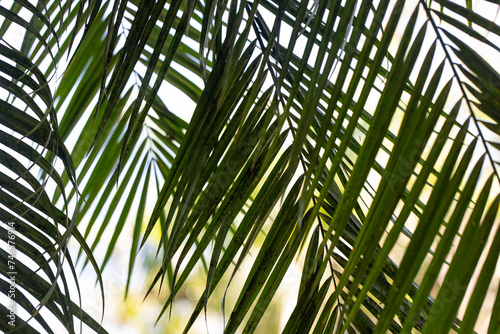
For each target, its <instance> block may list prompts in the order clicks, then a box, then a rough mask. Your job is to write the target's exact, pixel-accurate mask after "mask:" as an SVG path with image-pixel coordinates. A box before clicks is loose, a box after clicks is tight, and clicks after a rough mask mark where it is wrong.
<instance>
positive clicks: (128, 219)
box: [0, 0, 500, 333]
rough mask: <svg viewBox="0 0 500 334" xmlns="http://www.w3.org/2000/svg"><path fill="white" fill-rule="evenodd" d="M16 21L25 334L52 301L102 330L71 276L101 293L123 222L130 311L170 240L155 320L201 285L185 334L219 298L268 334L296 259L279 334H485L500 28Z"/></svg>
mask: <svg viewBox="0 0 500 334" xmlns="http://www.w3.org/2000/svg"><path fill="white" fill-rule="evenodd" d="M488 5H491V8H492V10H498V5H496V4H494V3H493V2H492V3H489V4H488ZM26 13H28V14H26ZM0 15H1V16H2V17H3V21H2V22H1V26H0V34H1V36H2V40H1V43H0V52H1V55H2V58H1V59H0V72H1V74H2V75H1V77H0V85H1V89H2V99H1V100H0V105H1V108H2V110H1V113H0V122H1V124H2V125H1V128H0V131H1V132H0V140H1V147H0V149H1V151H0V156H1V158H2V160H1V161H2V166H3V167H2V168H3V169H2V170H0V182H1V183H0V185H1V187H0V191H1V193H0V203H1V205H0V213H1V215H2V222H3V224H2V231H3V232H2V233H3V234H4V235H5V236H6V238H5V239H3V240H7V238H8V237H9V236H10V235H12V232H9V231H11V230H12V226H14V223H15V227H16V233H18V234H19V243H18V244H16V247H17V248H16V249H17V251H18V252H22V253H23V254H24V255H26V256H27V257H29V258H31V259H33V261H31V262H28V263H19V264H18V267H17V268H18V274H17V275H23V277H24V276H26V277H29V279H26V280H24V281H23V282H22V283H19V284H20V286H22V288H23V290H22V292H19V293H20V294H19V299H17V301H18V305H19V306H20V307H22V308H23V309H24V310H26V311H27V312H28V313H29V314H31V315H32V319H31V318H30V319H24V318H23V319H20V318H19V319H18V320H19V321H20V324H21V323H22V324H23V326H24V328H26V331H27V332H29V331H32V332H36V331H40V330H42V329H43V330H45V331H47V332H51V328H50V324H49V322H48V320H47V319H46V318H45V316H42V314H41V313H38V312H37V310H38V309H40V307H42V306H43V308H46V309H48V310H49V312H51V313H52V314H53V315H54V316H55V317H56V318H57V319H58V320H59V321H60V322H61V323H62V324H64V325H65V326H66V328H67V329H68V331H70V332H71V331H73V330H74V328H75V323H74V320H73V317H74V316H77V317H78V318H80V319H81V321H83V323H85V324H86V325H88V326H89V327H90V328H92V329H94V330H99V329H100V325H99V324H98V322H99V321H96V320H94V319H92V318H91V317H89V316H88V315H87V314H86V313H85V312H84V311H82V310H81V309H80V308H79V307H78V306H77V304H75V303H73V302H72V301H71V299H70V296H69V292H70V289H69V288H68V284H67V280H69V279H74V280H76V274H75V269H74V263H73V262H72V261H71V260H72V259H73V258H74V259H77V258H79V257H80V256H82V257H83V256H85V258H84V261H85V264H86V263H89V262H90V263H91V264H92V266H93V267H94V269H95V270H96V272H97V277H98V279H99V280H100V279H101V272H102V271H103V270H104V268H105V267H106V265H107V264H108V263H109V261H111V260H112V259H113V255H114V251H115V248H116V245H117V244H118V243H119V241H120V240H121V239H122V238H123V235H122V234H123V232H124V231H125V230H127V225H128V224H131V226H130V230H131V231H132V232H131V233H132V237H131V240H132V242H131V246H130V254H129V259H128V268H127V270H126V272H127V285H126V287H125V289H124V294H125V295H127V293H128V291H129V289H130V288H131V285H132V284H133V283H132V280H131V278H132V275H133V273H134V268H136V267H137V266H138V265H139V264H138V263H137V262H138V258H139V256H138V253H139V252H141V250H143V249H144V248H146V245H147V247H149V246H150V245H151V244H152V243H154V241H153V235H155V233H156V231H158V230H159V231H161V236H160V237H159V241H157V242H156V244H154V245H153V247H156V260H155V265H156V266H157V267H156V271H155V273H154V275H153V279H152V281H151V282H149V283H148V286H146V289H147V293H146V296H149V295H150V293H152V291H153V290H156V289H162V288H163V289H167V290H169V293H170V296H169V297H167V298H166V299H165V300H163V301H162V302H163V309H162V311H161V312H160V314H159V315H158V319H160V318H161V317H162V316H163V315H164V312H165V311H167V310H168V309H170V310H172V308H175V297H176V296H177V295H178V294H179V292H180V291H181V288H182V287H183V286H185V284H186V282H187V280H188V279H189V277H190V276H191V275H193V273H194V271H195V268H197V266H198V265H199V264H203V265H204V266H205V268H206V282H205V288H204V291H203V293H202V294H201V295H200V296H199V301H198V303H197V305H196V306H195V308H194V310H193V313H192V315H191V317H190V319H189V320H188V322H187V324H186V326H185V328H184V332H188V331H189V330H190V329H191V328H192V326H193V324H194V323H195V321H196V319H197V318H198V316H199V315H200V313H201V312H202V311H203V310H205V312H206V308H207V304H208V301H209V299H210V298H213V294H214V292H215V291H218V290H216V288H217V287H219V288H222V289H224V288H226V291H231V292H233V293H234V292H235V293H236V295H237V298H236V300H235V302H234V303H228V302H226V300H225V298H223V306H222V308H221V314H220V316H221V318H223V319H224V325H225V331H226V332H228V333H234V332H236V331H238V330H243V332H249V333H251V332H254V331H256V330H257V328H258V325H259V323H260V322H261V320H262V317H263V315H264V313H265V312H266V310H267V309H268V307H269V305H270V304H271V301H272V300H274V298H275V296H276V293H277V291H278V289H279V288H280V287H282V286H283V281H284V277H285V274H286V273H287V272H288V270H289V268H290V267H291V266H292V263H293V261H294V260H296V261H298V263H299V265H301V266H302V277H301V279H300V285H299V286H297V291H298V295H297V299H296V300H297V303H296V305H295V306H294V308H293V311H292V313H291V315H290V317H289V319H288V320H287V322H286V324H285V325H284V327H283V329H282V330H283V332H285V333H295V332H297V333H309V332H310V333H345V332H346V331H347V332H349V333H351V332H352V333H355V332H361V333H368V332H376V333H386V332H388V331H390V332H404V333H409V332H411V331H418V332H423V333H426V332H430V331H432V332H434V331H439V332H448V331H450V330H452V331H457V332H464V333H466V332H471V331H472V330H473V329H474V326H475V325H476V322H477V319H478V315H479V313H480V311H479V310H480V308H481V307H482V305H483V304H484V303H485V300H486V299H487V298H486V292H487V291H488V287H490V286H494V282H493V278H494V277H495V272H496V271H495V270H497V269H495V265H496V264H497V260H498V256H499V252H498V235H497V234H498V232H497V230H498V209H499V205H500V202H499V200H498V198H499V197H498V196H499V189H500V173H499V164H500V161H499V158H498V157H499V155H498V150H499V147H500V125H499V124H500V123H499V122H500V113H499V110H500V108H499V107H500V102H499V101H500V89H499V87H498V83H499V82H500V74H499V71H498V69H497V68H495V66H494V65H493V64H492V63H491V60H492V59H493V60H494V59H495V56H498V53H499V52H500V48H498V46H497V45H498V43H497V42H498V39H499V38H500V27H499V26H498V25H497V24H496V23H495V21H494V20H492V19H489V18H487V15H486V14H484V13H483V12H481V11H478V10H475V4H474V3H472V2H470V1H467V2H466V4H465V6H463V5H461V4H457V3H455V2H450V1H447V0H437V1H434V2H425V1H419V2H409V1H403V0H394V1H392V0H380V1H377V2H373V1H363V0H359V1H357V0H356V1H350V0H348V1H345V2H340V1H337V2H330V1H314V3H313V2H311V3H309V2H308V1H301V2H299V1H295V0H283V1H272V0H259V1H253V2H247V1H239V2H238V1H213V0H211V1H207V2H203V1H200V2H198V1H176V0H174V1H168V0H163V1H154V2H152V1H138V0H135V1H109V2H101V1H96V2H85V1H80V2H76V3H72V2H62V3H59V2H55V1H54V2H50V1H49V2H47V3H45V2H42V1H40V2H37V3H36V4H32V3H30V2H28V1H24V0H16V1H14V2H13V3H12V4H11V5H9V6H7V5H5V6H4V5H2V7H0ZM19 30H21V31H22V42H21V43H20V44H19V45H15V46H13V45H11V43H9V42H8V41H7V36H8V34H9V33H12V32H16V31H19ZM166 87H175V89H176V92H178V95H175V96H172V95H168V94H166V93H165V92H166V90H165V88H166ZM181 95H182V96H183V98H184V100H185V101H187V100H189V101H191V102H192V104H193V105H194V106H195V107H194V110H193V113H192V115H186V113H184V112H183V111H181V112H179V110H174V109H175V107H174V105H175V103H174V102H176V101H175V100H176V99H178V98H179V96H181ZM186 103H187V102H186ZM186 120H188V121H186ZM66 147H68V148H69V149H67V148H66ZM150 203H155V205H154V209H152V212H149V211H150V210H149V204H150ZM70 208H71V209H73V208H74V209H75V214H73V213H71V214H70ZM76 212H77V213H78V215H77V214H76ZM77 228H78V229H80V230H81V231H82V233H81V234H80V232H79V231H78V230H77ZM106 232H109V233H106ZM9 233H10V234H9ZM108 234H109V239H108V237H107V235H108ZM70 236H73V237H75V238H76V239H77V241H78V242H79V243H80V244H81V250H80V253H79V254H78V255H75V256H73V257H72V256H70V255H69V253H68V252H67V248H66V245H67V241H68V238H69V237H70ZM27 240H29V241H30V242H28V241H27ZM260 240H262V241H260ZM5 244H7V243H5ZM100 245H101V246H102V245H104V247H105V252H104V255H103V258H102V261H101V262H100V263H99V264H97V263H96V261H95V260H94V258H93V255H92V253H93V252H96V250H97V249H98V247H99V246H100ZM400 245H403V246H400ZM7 246H8V244H7ZM398 249H399V253H400V254H399V255H400V256H396V257H395V255H396V252H397V250H398ZM251 252H255V254H256V255H255V257H250V256H249V254H250V253H251ZM2 259H3V260H5V261H3V262H2V266H3V267H2V268H1V272H0V275H1V276H2V279H3V280H2V281H1V282H0V284H2V286H3V287H5V288H6V289H7V282H8V279H9V274H8V272H9V268H8V267H6V263H7V264H8V263H9V262H8V261H9V253H8V252H5V251H2ZM63 259H64V260H65V261H63ZM26 261H28V260H26ZM63 262H64V263H66V264H64V265H63ZM16 264H17V262H16ZM244 264H249V268H250V269H249V273H248V275H247V276H246V278H245V282H242V283H239V282H238V281H237V280H236V276H238V272H239V271H240V270H242V269H243V266H244ZM65 266H68V267H69V268H67V269H69V270H70V271H71V275H69V274H67V273H66V271H65V270H61V269H63V267H65ZM37 268H39V269H37ZM474 275H476V276H477V277H478V279H477V282H476V281H475V280H474V279H473V276H474ZM474 277H475V276H474ZM165 279H166V280H165ZM224 282H229V283H224ZM224 284H227V286H222V285H224ZM2 291H4V290H2ZM436 291H437V292H436ZM2 293H3V292H2ZM495 293H496V300H497V302H495V304H494V305H492V309H493V310H497V309H498V305H499V303H498V300H499V298H498V296H499V294H498V293H497V292H495ZM3 294H4V295H7V293H3ZM28 296H29V297H28ZM33 298H34V299H36V300H37V301H38V302H39V303H40V305H39V306H36V305H35V304H34V303H33ZM7 307H8V305H2V308H1V312H2V314H3V315H4V316H7V315H9V310H8V308H7ZM461 308H462V309H464V310H465V311H463V312H462V311H459V310H460V309H461ZM226 314H229V317H228V318H227V319H226V318H225V316H226ZM493 314H495V313H493ZM205 316H206V315H205ZM462 320H463V321H462ZM26 321H27V323H26V324H24V322H26ZM497 323H498V319H496V316H494V315H493V316H492V317H491V319H490V324H489V328H490V329H489V331H490V332H491V333H493V332H495V330H496V326H497ZM35 324H36V325H35ZM2 326H4V327H2V330H4V331H12V330H14V329H17V327H16V328H13V327H9V325H2Z"/></svg>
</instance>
